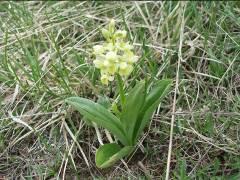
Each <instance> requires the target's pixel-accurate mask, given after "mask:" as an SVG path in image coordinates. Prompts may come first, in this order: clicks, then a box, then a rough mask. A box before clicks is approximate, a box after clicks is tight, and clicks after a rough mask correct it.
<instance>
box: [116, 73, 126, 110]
mask: <svg viewBox="0 0 240 180" xmlns="http://www.w3.org/2000/svg"><path fill="white" fill-rule="evenodd" d="M117 83H118V90H119V94H120V101H121V106H122V108H123V106H124V103H125V94H124V87H123V80H122V78H121V76H120V75H119V74H117Z"/></svg>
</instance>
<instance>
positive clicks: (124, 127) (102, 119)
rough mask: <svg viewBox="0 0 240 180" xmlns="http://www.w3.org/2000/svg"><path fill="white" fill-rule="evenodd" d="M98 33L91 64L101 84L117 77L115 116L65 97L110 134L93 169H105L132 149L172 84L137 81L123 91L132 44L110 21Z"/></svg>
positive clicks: (91, 103) (130, 67)
mask: <svg viewBox="0 0 240 180" xmlns="http://www.w3.org/2000/svg"><path fill="white" fill-rule="evenodd" d="M102 34H103V36H104V38H105V39H106V41H105V42H104V43H103V44H101V45H96V46H94V47H93V54H94V56H95V59H94V61H93V63H94V65H95V67H96V68H98V69H99V70H100V73H101V82H102V83H103V84H104V85H108V83H109V81H110V82H111V81H114V78H115V77H117V82H118V86H119V94H120V101H121V107H120V110H118V112H119V113H115V112H113V111H110V110H109V109H107V108H106V107H104V106H103V105H101V104H100V103H98V102H94V101H92V100H89V99H86V98H81V97H69V98H67V99H66V103H68V104H70V105H72V106H73V107H74V108H75V109H76V110H78V111H79V112H80V113H81V114H82V115H83V116H84V118H83V119H84V120H85V121H87V122H88V123H89V122H90V123H91V122H92V123H95V124H97V125H98V126H100V127H103V128H105V129H107V130H108V131H109V132H111V133H112V134H113V135H114V137H115V142H113V143H109V144H104V145H102V146H100V147H99V148H98V150H97V152H96V156H95V161H96V165H97V167H99V168H107V167H110V166H112V165H113V164H114V163H116V162H117V161H118V160H120V159H122V158H123V157H125V156H127V155H129V154H131V152H132V151H133V150H134V148H135V146H136V144H137V142H138V139H139V137H140V135H141V134H142V132H143V130H144V128H145V127H146V125H147V124H148V122H149V121H150V119H151V116H152V114H153V113H154V111H155V109H156V108H157V106H158V105H159V103H160V101H161V100H162V99H163V97H165V96H166V95H167V93H168V92H169V89H170V87H171V84H172V81H171V80H169V79H163V80H159V81H157V82H156V83H155V84H153V85H149V84H150V83H146V82H145V81H140V82H138V83H136V85H135V86H134V87H133V88H132V89H130V90H129V91H128V92H125V91H124V86H123V80H122V79H127V77H128V76H129V75H130V74H131V72H132V70H133V65H134V63H136V62H137V60H138V56H136V55H135V54H134V52H133V45H132V44H130V42H127V41H126V36H127V32H126V31H124V30H116V27H115V21H114V20H111V21H110V23H109V24H108V26H107V28H103V29H102Z"/></svg>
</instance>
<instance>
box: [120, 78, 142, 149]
mask: <svg viewBox="0 0 240 180" xmlns="http://www.w3.org/2000/svg"><path fill="white" fill-rule="evenodd" d="M144 100H145V83H144V82H139V83H137V84H136V85H135V87H134V88H133V89H132V90H131V91H130V92H129V94H128V96H127V98H126V102H125V105H124V107H123V110H122V113H121V122H122V123H123V126H124V130H125V132H126V135H127V136H128V138H130V139H131V140H132V134H133V131H134V127H135V124H136V123H138V115H139V113H140V110H141V109H142V106H143V104H144ZM131 145H132V144H131Z"/></svg>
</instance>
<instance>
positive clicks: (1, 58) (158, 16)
mask: <svg viewBox="0 0 240 180" xmlns="http://www.w3.org/2000/svg"><path fill="white" fill-rule="evenodd" d="M0 14H1V16H0V94H1V95H0V107H1V109H0V177H6V178H9V179H17V178H21V179H34V178H39V179H56V178H63V179H64V178H65V179H72V178H74V177H75V178H81V179H87V178H97V177H100V178H110V179H111V178H116V177H119V179H120V178H122V179H126V178H130V179H141V178H142V179H164V178H165V177H166V175H168V173H166V170H167V164H169V178H171V179H209V178H210V177H211V179H239V178H240V145H239V144H240V94H239V92H240V91H239V90H240V54H239V53H240V36H239V33H240V18H239V17H240V4H239V2H119V3H115V2H107V3H106V2H98V1H96V2H74V1H61V2H55V1H53V2H52V1H49V2H41V1H36V2H33V1H32V2H31V1H29V2H27V1H26V2H24V1H23V2H1V3H0ZM110 18H114V19H116V21H117V25H118V26H119V27H121V28H125V29H126V30H127V31H128V35H129V37H128V38H129V40H130V41H132V42H133V43H134V46H135V50H136V53H137V54H138V55H139V56H140V57H141V58H140V60H139V63H138V64H137V65H136V67H135V69H134V71H133V73H132V75H131V76H130V77H129V79H128V81H127V83H129V84H130V85H131V83H134V82H135V81H136V80H139V79H143V78H144V77H149V78H153V79H161V78H171V79H174V80H175V84H174V86H175V90H174V88H173V90H172V92H171V93H170V94H169V95H168V97H167V98H166V99H165V100H164V103H163V104H160V105H159V108H158V109H157V110H156V113H155V115H154V117H153V119H152V121H151V126H150V128H149V129H146V131H145V135H144V138H142V139H141V141H140V142H139V145H138V148H137V150H136V152H135V153H134V154H133V155H132V156H131V157H130V158H127V159H125V162H126V164H125V165H124V164H123V163H119V164H116V165H115V166H114V167H112V168H110V169H107V170H99V169H97V168H96V166H95V163H94V152H95V151H96V148H98V147H99V142H98V137H97V134H96V132H95V130H94V128H91V127H88V126H87V125H86V124H84V122H83V121H82V120H81V116H80V115H79V114H78V113H77V112H75V111H74V110H73V109H72V108H71V107H69V106H67V105H66V104H65V103H64V101H63V100H64V99H65V98H66V97H69V96H71V95H78V96H82V97H88V98H90V99H97V97H98V96H99V95H101V94H103V93H105V95H107V96H110V97H112V94H113V93H112V92H114V91H115V89H116V90H117V85H116V84H115V83H112V84H111V86H109V87H104V86H102V85H101V83H100V81H99V76H98V75H99V72H98V71H96V69H94V67H93V66H92V57H91V47H92V46H93V45H94V44H96V43H97V42H99V41H102V40H103V39H102V37H101V35H100V33H99V28H101V27H102V26H104V25H105V24H106V23H107V22H108V20H109V19H110ZM178 64H179V67H178ZM174 97H175V98H174ZM173 107H174V108H175V109H174V108H173ZM171 119H172V121H171ZM170 127H172V129H171V130H170ZM100 134H101V135H102V137H103V140H104V142H107V138H106V137H105V133H104V130H102V129H100ZM170 136H172V139H170V138H169V137H170ZM169 140H170V142H171V143H170V144H172V145H171V146H170V147H169ZM169 148H170V149H171V151H170V155H171V156H169V157H170V159H168V158H167V156H168V152H169Z"/></svg>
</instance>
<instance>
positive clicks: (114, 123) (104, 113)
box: [66, 97, 128, 145]
mask: <svg viewBox="0 0 240 180" xmlns="http://www.w3.org/2000/svg"><path fill="white" fill-rule="evenodd" d="M66 102H67V103H68V104H70V105H72V106H73V107H74V108H75V109H76V110H78V111H79V112H80V113H81V114H82V115H84V116H85V118H87V119H88V120H90V121H93V122H95V123H96V124H97V125H99V126H102V127H104V128H106V129H107V130H109V131H110V132H111V133H113V134H114V135H115V136H116V137H117V138H118V139H119V140H120V141H121V142H122V143H123V144H124V145H127V144H128V142H127V138H126V136H125V133H124V131H123V129H122V126H121V123H120V120H119V119H118V118H117V117H116V116H114V115H113V114H112V113H111V112H109V111H108V110H107V109H106V108H104V107H103V106H102V105H100V104H97V103H95V102H93V101H91V100H88V99H85V98H80V97H70V98H67V99H66Z"/></svg>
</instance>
